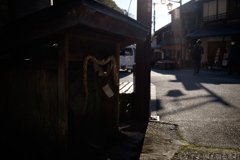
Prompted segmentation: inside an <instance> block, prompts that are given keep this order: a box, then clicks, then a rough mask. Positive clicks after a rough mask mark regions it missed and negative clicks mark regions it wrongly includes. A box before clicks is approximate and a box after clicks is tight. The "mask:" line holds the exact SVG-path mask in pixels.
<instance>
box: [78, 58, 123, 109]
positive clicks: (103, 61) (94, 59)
mask: <svg viewBox="0 0 240 160" xmlns="http://www.w3.org/2000/svg"><path fill="white" fill-rule="evenodd" d="M89 60H91V61H93V62H96V63H97V64H98V65H101V66H103V65H105V64H107V63H109V62H110V61H111V63H112V65H113V76H114V77H113V78H114V83H115V85H117V86H118V72H117V63H116V59H115V58H114V57H113V56H110V57H108V59H107V60H102V61H101V60H97V59H96V58H95V57H93V56H87V57H86V58H85V60H84V63H83V74H84V75H83V85H84V90H85V102H84V109H83V111H84V112H85V111H86V107H87V100H88V94H89V93H88V87H87V65H88V62H89Z"/></svg>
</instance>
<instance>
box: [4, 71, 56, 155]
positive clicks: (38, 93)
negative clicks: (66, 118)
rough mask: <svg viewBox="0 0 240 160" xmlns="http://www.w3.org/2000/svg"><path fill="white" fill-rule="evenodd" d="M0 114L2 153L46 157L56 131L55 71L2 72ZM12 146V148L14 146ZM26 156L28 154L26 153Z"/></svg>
mask: <svg viewBox="0 0 240 160" xmlns="http://www.w3.org/2000/svg"><path fill="white" fill-rule="evenodd" d="M1 73H3V74H4V75H3V76H4V79H1V88H3V90H2V91H1V92H2V93H1V95H2V96H1V104H3V105H1V114H2V115H5V116H4V117H3V118H2V119H4V120H3V121H2V122H3V123H4V126H5V129H4V135H5V141H4V143H3V144H5V145H4V147H5V149H6V150H8V151H12V155H13V156H14V153H15V154H16V155H19V154H20V153H21V154H23V153H24V154H26V155H31V154H33V155H32V156H34V150H38V151H39V150H41V151H42V153H43V154H47V152H49V151H50V150H51V151H52V150H53V149H55V147H56V146H55V145H56V142H57V141H58V138H57V129H58V115H57V114H56V113H57V111H58V104H57V100H58V96H57V91H58V86H57V81H58V79H57V78H58V77H57V69H40V68H21V67H19V68H11V67H10V68H8V69H6V70H5V72H1ZM13 144H14V145H13ZM28 152H29V153H28Z"/></svg>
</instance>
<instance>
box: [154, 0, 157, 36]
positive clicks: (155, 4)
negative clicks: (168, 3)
mask: <svg viewBox="0 0 240 160" xmlns="http://www.w3.org/2000/svg"><path fill="white" fill-rule="evenodd" d="M156 4H157V3H155V2H154V3H153V7H154V12H153V33H154V34H155V26H156V12H155V5H156Z"/></svg>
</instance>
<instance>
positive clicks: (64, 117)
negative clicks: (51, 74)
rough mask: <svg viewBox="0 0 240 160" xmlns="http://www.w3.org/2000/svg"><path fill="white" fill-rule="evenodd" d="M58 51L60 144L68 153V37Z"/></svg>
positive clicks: (64, 38) (60, 43)
mask: <svg viewBox="0 0 240 160" xmlns="http://www.w3.org/2000/svg"><path fill="white" fill-rule="evenodd" d="M59 39H60V40H59V50H58V143H59V147H60V148H59V149H60V151H61V150H62V151H65V154H67V152H68V44H69V38H68V36H62V37H59Z"/></svg>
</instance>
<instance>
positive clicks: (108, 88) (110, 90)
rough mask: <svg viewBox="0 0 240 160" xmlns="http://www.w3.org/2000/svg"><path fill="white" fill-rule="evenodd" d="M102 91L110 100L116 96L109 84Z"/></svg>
mask: <svg viewBox="0 0 240 160" xmlns="http://www.w3.org/2000/svg"><path fill="white" fill-rule="evenodd" d="M102 89H103V91H104V92H105V93H106V95H107V96H108V98H111V97H112V96H114V93H113V91H112V89H111V88H110V86H109V85H108V84H106V85H105V86H104V87H103V88H102Z"/></svg>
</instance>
